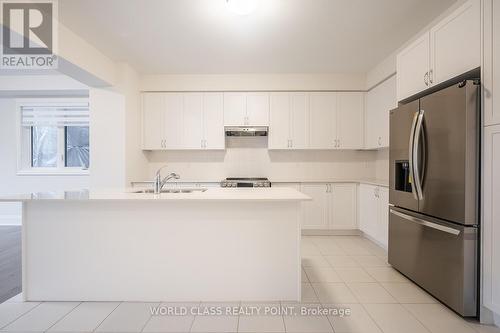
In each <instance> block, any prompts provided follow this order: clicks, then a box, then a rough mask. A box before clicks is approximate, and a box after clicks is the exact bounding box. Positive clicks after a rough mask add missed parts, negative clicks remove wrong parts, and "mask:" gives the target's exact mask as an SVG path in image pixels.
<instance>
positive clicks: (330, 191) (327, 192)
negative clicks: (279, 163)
mask: <svg viewBox="0 0 500 333" xmlns="http://www.w3.org/2000/svg"><path fill="white" fill-rule="evenodd" d="M301 192H302V193H304V194H306V195H308V196H310V197H311V198H312V201H305V202H304V203H302V221H303V224H302V227H303V229H316V230H351V229H356V228H357V190H356V184H351V183H345V184H344V183H341V184H330V183H315V184H308V183H306V184H302V186H301Z"/></svg>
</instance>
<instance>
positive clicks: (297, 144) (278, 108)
mask: <svg viewBox="0 0 500 333" xmlns="http://www.w3.org/2000/svg"><path fill="white" fill-rule="evenodd" d="M308 124H309V96H308V94H306V93H288V92H282V93H281V92H280V93H272V94H271V96H270V111H269V141H268V148H269V149H304V148H307V147H308V146H309V142H308V135H309V128H308Z"/></svg>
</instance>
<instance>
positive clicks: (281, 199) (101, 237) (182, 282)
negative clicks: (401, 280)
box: [0, 188, 309, 302]
mask: <svg viewBox="0 0 500 333" xmlns="http://www.w3.org/2000/svg"><path fill="white" fill-rule="evenodd" d="M304 200H309V198H308V197H307V196H306V195H304V194H302V193H300V192H298V191H296V190H293V189H289V188H267V189H219V188H214V189H208V190H206V191H204V192H201V191H195V192H192V193H162V194H152V193H132V192H88V191H81V192H65V193H35V194H30V195H19V196H10V197H4V198H0V201H21V202H22V203H23V296H24V298H25V300H27V301H143V302H144V301H146V302H160V301H166V302H180V301H278V300H283V301H299V300H300V294H301V291H300V286H301V283H300V281H301V280H300V279H301V268H300V267H301V266H300V203H301V202H302V201H304Z"/></svg>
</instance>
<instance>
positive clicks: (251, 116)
mask: <svg viewBox="0 0 500 333" xmlns="http://www.w3.org/2000/svg"><path fill="white" fill-rule="evenodd" d="M246 107H247V114H246V116H247V119H246V125H250V126H269V93H248V94H247V105H246Z"/></svg>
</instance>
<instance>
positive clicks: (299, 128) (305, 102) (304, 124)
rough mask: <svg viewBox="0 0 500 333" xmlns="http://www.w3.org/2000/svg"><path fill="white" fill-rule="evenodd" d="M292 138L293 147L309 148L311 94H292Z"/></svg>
mask: <svg viewBox="0 0 500 333" xmlns="http://www.w3.org/2000/svg"><path fill="white" fill-rule="evenodd" d="M290 139H291V147H292V149H305V148H309V95H308V94H306V93H292V94H291V96H290Z"/></svg>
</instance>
